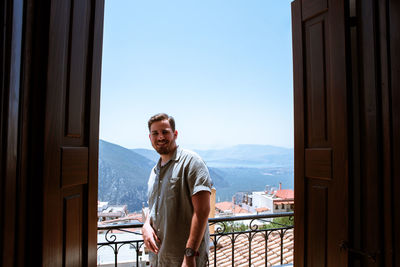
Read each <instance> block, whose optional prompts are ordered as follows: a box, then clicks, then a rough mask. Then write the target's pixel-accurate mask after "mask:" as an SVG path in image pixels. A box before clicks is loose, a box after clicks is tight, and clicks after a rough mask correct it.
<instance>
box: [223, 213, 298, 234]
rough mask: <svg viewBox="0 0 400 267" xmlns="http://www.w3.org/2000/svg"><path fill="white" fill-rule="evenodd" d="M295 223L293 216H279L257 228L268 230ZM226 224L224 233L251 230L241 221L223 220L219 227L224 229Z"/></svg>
mask: <svg viewBox="0 0 400 267" xmlns="http://www.w3.org/2000/svg"><path fill="white" fill-rule="evenodd" d="M293 223H294V222H293V217H279V218H274V219H273V220H272V221H271V222H270V223H265V224H263V225H259V226H258V228H257V229H258V230H268V229H275V228H281V227H287V226H293ZM224 225H225V231H224V233H232V232H244V231H249V230H250V229H249V226H248V225H245V224H244V223H239V222H222V223H219V226H218V227H221V229H224Z"/></svg>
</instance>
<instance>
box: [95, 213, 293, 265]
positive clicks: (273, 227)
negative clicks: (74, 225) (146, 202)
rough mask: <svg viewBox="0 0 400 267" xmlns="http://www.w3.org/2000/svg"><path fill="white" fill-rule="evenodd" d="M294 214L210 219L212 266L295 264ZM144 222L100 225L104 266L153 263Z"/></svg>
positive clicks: (101, 255) (99, 259)
mask: <svg viewBox="0 0 400 267" xmlns="http://www.w3.org/2000/svg"><path fill="white" fill-rule="evenodd" d="M293 216H294V213H293V212H287V213H276V214H261V215H250V216H234V217H220V218H210V219H209V220H208V222H209V226H210V239H211V240H210V254H209V262H208V266H223V267H225V266H292V264H293V256H294V233H293V225H285V224H282V223H279V222H277V220H276V219H277V218H283V217H288V218H289V220H293ZM142 226H143V224H142V223H133V224H119V225H107V226H99V227H98V244H97V250H98V259H97V260H98V261H97V264H98V265H97V266H101V267H111V266H119V267H125V266H126V267H128V266H129V267H131V266H136V267H142V266H150V265H149V263H148V254H147V250H146V248H145V247H144V245H143V239H142V236H141V227H142Z"/></svg>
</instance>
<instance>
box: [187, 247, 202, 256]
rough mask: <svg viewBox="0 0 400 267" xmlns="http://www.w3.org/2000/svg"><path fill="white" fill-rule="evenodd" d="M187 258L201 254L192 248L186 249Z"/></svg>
mask: <svg viewBox="0 0 400 267" xmlns="http://www.w3.org/2000/svg"><path fill="white" fill-rule="evenodd" d="M185 256H186V257H193V256H199V252H198V251H195V250H194V249H192V248H185Z"/></svg>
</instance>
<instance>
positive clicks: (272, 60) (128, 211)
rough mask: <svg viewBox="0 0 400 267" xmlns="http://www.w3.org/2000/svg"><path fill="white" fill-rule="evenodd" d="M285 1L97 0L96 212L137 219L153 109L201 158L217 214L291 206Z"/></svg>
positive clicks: (150, 157) (152, 157) (153, 156)
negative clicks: (100, 13) (100, 17)
mask: <svg viewBox="0 0 400 267" xmlns="http://www.w3.org/2000/svg"><path fill="white" fill-rule="evenodd" d="M290 2H291V1H289V0H287V1H274V2H272V1H261V0H258V1H252V2H251V3H248V2H243V1H234V2H232V1H218V2H215V1H202V2H201V3H191V2H187V1H178V0H177V1H173V2H171V1H169V2H163V1H157V2H156V3H155V2H151V3H147V2H143V1H124V2H121V1H119V2H115V1H106V5H105V20H104V41H103V70H102V95H101V117H100V139H101V140H100V153H99V156H100V158H99V214H100V213H101V216H102V217H101V218H99V221H108V222H111V223H119V222H121V221H123V222H130V223H134V222H139V223H140V220H141V219H140V217H141V209H142V208H143V207H146V205H147V195H146V193H147V179H148V175H149V171H150V169H151V168H152V167H153V166H154V164H155V162H156V161H157V160H158V155H157V153H156V152H155V151H153V150H152V147H151V144H150V141H149V139H148V129H147V120H148V119H149V118H150V116H152V115H154V114H156V113H159V112H166V113H168V114H169V115H172V116H173V117H174V118H175V120H176V124H177V125H176V127H177V130H178V141H177V143H178V145H180V146H181V147H184V148H188V149H191V150H194V151H195V152H197V153H198V154H199V155H200V156H202V158H203V159H204V160H205V162H206V163H207V165H208V167H209V170H210V175H211V178H212V179H213V182H214V186H215V188H216V196H215V207H214V209H215V211H216V214H217V215H218V214H219V215H221V216H223V215H229V216H231V215H232V216H233V215H236V216H238V215H240V214H256V215H257V214H273V213H279V212H290V211H293V205H294V199H293V195H291V194H293V190H294V181H293V172H294V171H293V132H294V131H293V93H292V91H293V85H292V70H293V68H292V47H291V46H292V34H291V10H290ZM278 191H280V192H281V193H282V194H285V195H281V196H280V195H279V194H278V196H277V194H276V193H277V192H278ZM279 196H280V197H279ZM106 213H110V214H106ZM118 214H120V215H118ZM108 215H110V216H108ZM111 215H114V217H113V216H111ZM123 218H126V219H123ZM242 224H243V223H239V224H238V225H235V224H234V223H233V224H232V225H233V228H234V227H239V228H240V227H242ZM99 240H101V239H100V237H99ZM131 249H132V248H131ZM99 252H100V250H99ZM99 254H100V253H99ZM112 255H113V254H112ZM106 258H107V257H106V256H104V257H103V258H102V257H101V256H100V257H98V261H99V263H104V264H105V263H106V262H107V260H106Z"/></svg>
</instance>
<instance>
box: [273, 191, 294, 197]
mask: <svg viewBox="0 0 400 267" xmlns="http://www.w3.org/2000/svg"><path fill="white" fill-rule="evenodd" d="M275 196H276V197H279V198H282V199H294V191H293V190H292V189H282V190H278V191H276V195H275Z"/></svg>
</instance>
